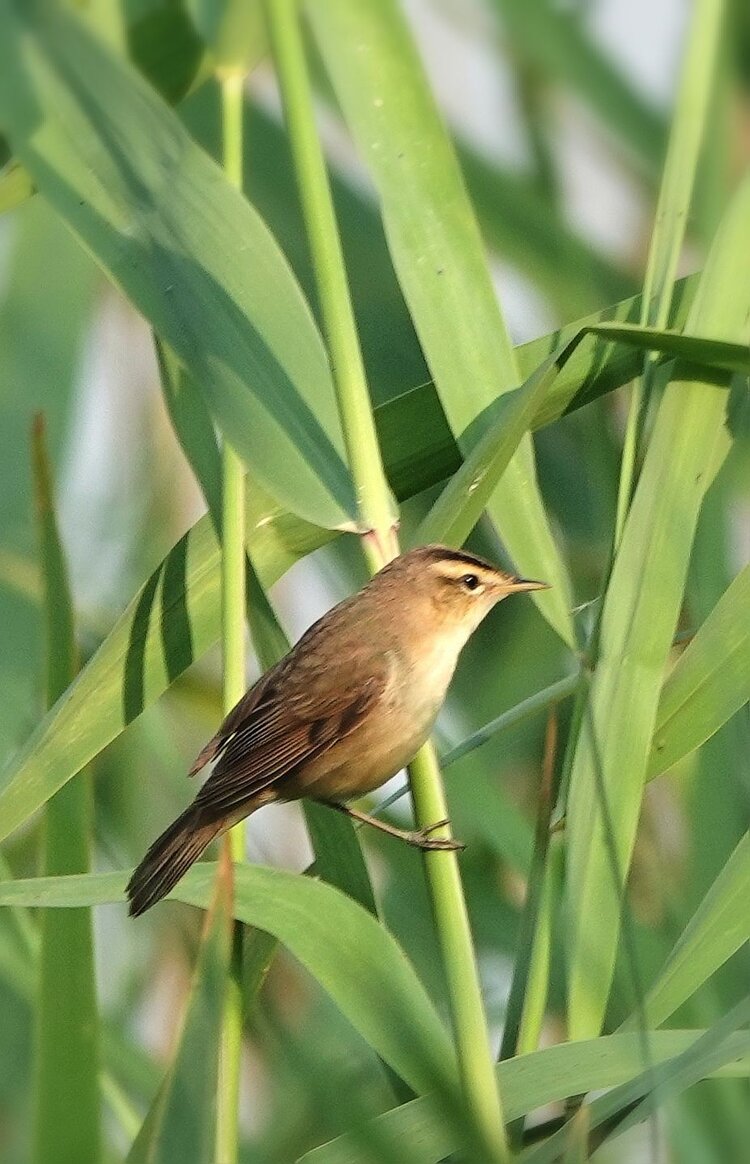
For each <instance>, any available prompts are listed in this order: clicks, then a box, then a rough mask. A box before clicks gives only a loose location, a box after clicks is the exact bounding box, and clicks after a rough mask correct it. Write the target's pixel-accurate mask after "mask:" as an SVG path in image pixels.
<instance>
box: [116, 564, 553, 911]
mask: <svg viewBox="0 0 750 1164" xmlns="http://www.w3.org/2000/svg"><path fill="white" fill-rule="evenodd" d="M544 587H545V583H544V582H530V581H528V580H527V579H524V578H517V577H515V576H514V575H513V574H508V573H506V572H505V571H503V570H501V569H499V568H498V567H497V566H493V565H491V564H490V563H489V562H485V561H483V560H482V559H481V558H476V557H474V555H473V554H467V553H464V552H463V551H460V550H451V549H447V548H446V547H444V546H423V547H422V548H420V549H417V550H411V551H410V552H409V553H406V554H402V555H401V556H400V557H398V558H396V559H395V560H394V561H392V562H390V563H389V564H388V565H387V566H386V567H385V568H384V569H382V570H381V571H380V572H379V573H378V574H376V575H375V577H374V578H372V579H371V581H370V582H368V584H367V585H366V586H365V587H364V588H363V589H362V590H360V591H359V593H358V594H355V595H353V597H351V598H347V599H345V601H344V602H340V603H339V605H338V606H335V607H334V608H333V610H330V611H329V612H328V614H325V615H324V616H323V617H322V618H321V619H319V621H318V622H316V623H315V624H314V625H313V626H312V627H310V629H309V630H308V631H307V632H306V634H304V635H303V636H302V638H301V639H300V641H299V642H298V643H297V645H296V646H295V647H294V648H293V649H292V650H291V651H290V652H289V654H288V655H286V656H285V657H284V658H283V659H282V660H281V661H280V662H279V663H277V664H276V666H275V667H272V668H271V670H270V671H267V672H266V674H265V675H263V676H262V677H261V678H260V679H259V680H258V682H257V683H256V684H255V685H254V686H253V687H251V688H250V690H249V691H248V692H247V694H246V695H244V696H243V698H242V699H241V700H240V702H239V703H238V704H237V706H236V707H235V708H234V709H233V710H232V711H231V712H230V713H229V715H228V716H227V718H226V719H225V720H224V722H223V723H222V725H221V727H220V728H219V730H218V732H217V733H216V735H215V736H214V737H213V739H212V740H210V741H209V743H208V744H206V746H205V748H204V749H203V751H202V752H201V753H200V755H199V756H198V758H197V760H196V761H195V763H194V765H193V767H192V769H191V772H190V775H193V774H194V773H196V772H198V771H199V770H200V769H201V768H202V767H203V766H204V765H206V764H209V763H211V762H213V761H215V766H214V769H213V771H212V772H211V775H210V776H209V777H208V779H207V780H206V782H205V784H204V785H203V787H202V788H201V790H200V792H199V793H198V795H197V796H196V797H195V800H194V801H193V803H192V804H191V805H190V806H189V807H188V808H187V809H185V811H184V812H183V813H182V814H181V815H180V816H179V817H178V818H177V820H176V821H174V823H173V824H171V825H170V826H169V828H168V829H167V830H166V831H165V832H164V833H162V835H161V836H160V837H159V838H158V839H157V840H156V841H154V843H153V845H152V846H151V848H150V849H149V851H148V852H147V853H146V856H145V857H144V858H143V860H142V861H141V863H140V865H139V866H138V867H137V869H136V870H135V872H134V873H133V876H132V877H131V879H130V882H129V884H128V888H127V893H128V897H129V899H130V912H131V914H133V915H134V916H135V915H138V914H141V913H143V912H144V910H147V909H149V908H150V907H151V906H152V905H154V904H155V903H156V902H157V901H159V900H160V899H161V898H162V897H164V896H165V895H166V894H167V893H169V891H170V889H172V888H173V887H174V886H175V885H176V884H177V882H178V881H179V880H180V878H181V877H182V876H183V874H184V873H185V872H186V871H187V870H188V869H189V867H190V866H191V865H192V864H193V862H194V861H196V860H197V859H198V857H200V855H201V853H202V852H203V851H204V849H205V848H206V846H207V845H208V844H209V843H210V842H211V841H212V840H213V839H214V838H215V837H218V836H219V835H220V834H221V833H223V832H225V831H226V830H227V829H229V828H231V827H232V826H233V825H235V824H237V822H238V821H240V820H242V819H243V818H244V817H246V816H248V815H249V814H250V813H251V812H255V810H256V809H258V808H261V807H262V806H263V805H264V804H269V803H270V802H271V801H284V800H298V799H299V798H300V797H304V796H306V797H309V798H310V799H312V800H317V801H319V802H320V803H322V804H326V805H329V806H330V807H331V808H335V809H337V810H338V811H340V812H345V813H347V815H349V816H352V817H353V818H354V819H356V820H360V821H364V822H366V823H369V824H372V825H374V826H375V827H377V828H379V829H382V830H384V831H385V832H388V833H390V834H392V835H395V836H398V837H400V838H402V839H403V840H405V841H407V842H408V843H409V844H411V845H416V846H417V847H418V848H421V849H456V848H462V847H463V846H461V845H460V844H458V843H457V842H456V841H454V840H452V839H450V838H445V837H434V836H432V835H431V834H432V833H433V832H434V831H435V830H436V829H438V828H439V827H441V826H442V825H444V824H446V823H447V822H445V821H439V822H436V823H435V824H433V825H432V826H431V827H429V828H426V829H420V830H418V831H415V832H407V831H405V830H402V829H397V828H395V827H393V826H392V825H388V824H386V823H385V822H383V821H380V820H376V819H375V818H373V817H370V816H367V815H366V814H365V813H362V812H358V811H357V810H356V809H353V808H350V807H349V805H348V804H347V803H346V802H347V801H349V800H352V799H354V798H356V797H359V796H363V795H364V794H365V793H368V792H371V791H372V790H373V789H374V788H377V787H378V786H379V785H381V784H384V783H385V781H386V780H389V779H390V778H391V776H394V775H395V774H396V772H398V771H399V769H401V768H403V767H404V765H405V764H408V763H409V761H410V760H412V759H413V758H414V755H415V754H416V752H417V751H418V750H419V748H420V747H421V746H422V744H423V743H424V742H425V740H426V739H427V737H428V736H429V734H430V732H431V730H432V726H433V724H434V722H435V718H436V716H437V713H438V711H439V710H440V707H441V706H442V703H443V700H444V699H445V695H446V692H447V690H448V684H449V683H450V680H451V677H452V675H453V672H454V670H455V666H456V662H457V660H458V656H459V653H460V651H461V648H462V647H463V646H464V643H465V642H466V640H467V639H468V638H469V636H470V635H471V633H472V632H473V631H474V630H475V629H476V627H477V626H478V625H479V623H480V622H481V621H482V619H483V618H484V616H485V615H486V614H487V613H488V612H489V611H490V610H491V608H492V607H493V606H494V605H495V603H497V602H499V601H500V600H501V599H502V598H505V597H507V595H509V594H514V593H516V592H518V591H522V590H540V589H543V588H544Z"/></svg>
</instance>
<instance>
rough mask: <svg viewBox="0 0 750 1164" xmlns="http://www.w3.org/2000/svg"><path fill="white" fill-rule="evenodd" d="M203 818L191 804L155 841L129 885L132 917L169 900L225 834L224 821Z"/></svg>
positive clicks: (128, 892) (199, 811) (128, 891)
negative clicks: (206, 849) (179, 883)
mask: <svg viewBox="0 0 750 1164" xmlns="http://www.w3.org/2000/svg"><path fill="white" fill-rule="evenodd" d="M201 817H202V813H201V810H200V809H198V808H195V807H194V806H193V805H191V806H190V808H186V809H185V811H184V812H183V813H182V815H181V816H178V817H177V820H176V821H174V823H173V824H171V825H170V826H169V828H168V829H166V830H165V831H164V832H163V833H162V834H161V836H160V837H157V839H156V840H155V841H154V843H153V845H152V846H151V848H150V849H149V851H148V852H147V853H146V856H145V857H144V858H143V860H142V861H141V863H140V865H138V867H137V868H136V870H135V872H134V873H133V876H132V877H131V878H130V881H129V882H128V886H127V890H126V892H127V895H128V898H129V900H130V916H131V917H138V915H139V914H141V913H144V912H145V911H146V910H147V909H150V908H151V906H152V905H155V904H156V902H157V901H161V899H162V897H166V895H167V894H168V893H169V891H170V889H174V887H175V885H176V884H177V882H178V881H179V880H180V878H181V877H182V876H183V875H184V874H185V873H187V871H188V869H189V868H190V866H191V865H192V864H193V862H194V861H197V860H198V858H199V857H200V855H201V853H202V852H203V850H204V849H205V848H206V847H207V845H209V844H210V843H211V841H212V840H213V839H214V837H216V836H218V835H219V833H220V832H222V829H223V822H222V821H208V822H206V821H205V819H204V820H201Z"/></svg>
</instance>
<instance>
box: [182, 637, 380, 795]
mask: <svg viewBox="0 0 750 1164" xmlns="http://www.w3.org/2000/svg"><path fill="white" fill-rule="evenodd" d="M367 656H369V657H367ZM360 658H361V663H360V666H359V667H358V666H357V663H358V662H359V660H360ZM284 662H285V663H287V666H286V667H285V668H283V670H280V672H279V675H278V676H277V679H276V680H275V681H274V682H269V683H268V684H267V685H266V687H265V690H264V692H263V693H261V696H260V697H259V698H256V699H255V700H254V701H253V703H252V706H250V707H249V709H247V708H246V709H245V714H244V715H237V716H236V718H235V722H234V725H233V730H231V731H230V730H229V729H230V725H229V721H227V722H226V724H225V725H223V726H224V735H223V738H222V740H221V741H220V743H219V745H218V746H217V748H216V750H215V752H216V753H218V755H219V758H218V760H217V763H216V766H215V768H214V770H213V772H212V773H211V775H210V776H209V778H208V780H207V781H206V783H205V784H204V785H203V787H202V788H201V790H200V792H199V793H198V796H197V798H196V801H195V803H196V805H200V806H201V807H202V808H205V809H208V810H209V811H210V812H211V813H214V812H220V813H222V814H223V813H225V812H229V811H231V810H232V809H234V808H239V807H240V806H241V805H242V804H243V803H245V802H246V801H248V800H249V799H251V798H252V797H253V796H255V795H256V794H257V793H259V792H261V791H263V790H264V789H267V788H269V787H271V786H273V785H277V784H280V783H281V782H282V781H283V780H284V779H285V777H288V776H290V775H291V774H292V773H293V772H294V771H296V770H297V769H299V768H300V767H301V766H302V765H303V764H305V763H307V762H309V761H311V760H313V759H315V758H316V757H317V756H320V755H321V754H322V753H323V752H325V751H327V750H328V748H330V747H332V745H333V744H335V743H336V742H337V741H338V740H341V739H343V738H344V737H345V736H347V735H349V733H350V732H352V731H354V729H355V728H356V727H357V726H358V725H359V724H360V723H361V722H362V720H363V719H364V717H365V716H366V715H367V714H368V712H370V711H371V710H372V708H373V707H374V706H375V705H376V704H377V702H378V701H379V700H380V699H381V698H382V697H383V696H384V694H385V692H386V691H387V688H388V685H389V682H390V679H391V675H392V666H393V662H392V660H391V659H390V658H389V657H388V656H387V655H383V656H380V657H379V658H377V659H376V660H374V661H373V659H372V655H371V650H368V651H367V652H366V653H365V652H363V653H362V655H361V656H360V653H359V651H355V652H354V655H353V656H352V654H349V655H347V678H348V682H347V686H346V687H345V688H344V689H342V688H341V685H340V677H339V675H338V673H337V671H338V669H337V668H335V667H333V668H331V671H330V675H326V676H321V675H320V674H319V673H318V674H317V675H316V683H315V685H314V694H311V684H310V682H309V678H310V677H309V676H306V675H305V668H304V665H300V664H299V662H298V661H297V660H293V659H292V658H289V659H288V660H285V661H284ZM281 667H283V664H282V665H281ZM365 667H366V670H365ZM274 670H276V668H274ZM272 674H273V672H269V676H270V675H272ZM326 679H327V682H326V681H325V680H326ZM321 680H322V682H321ZM254 693H255V689H254V688H253V690H252V691H251V692H249V693H248V697H249V696H251V695H253V694H254ZM248 697H246V698H248ZM240 706H241V705H238V707H237V709H235V710H236V711H237V712H238V711H239V708H240ZM234 714H235V713H232V715H234ZM230 718H231V717H230Z"/></svg>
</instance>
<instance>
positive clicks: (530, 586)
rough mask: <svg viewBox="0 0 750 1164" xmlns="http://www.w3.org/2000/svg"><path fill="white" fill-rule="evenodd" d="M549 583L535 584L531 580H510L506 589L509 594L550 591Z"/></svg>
mask: <svg viewBox="0 0 750 1164" xmlns="http://www.w3.org/2000/svg"><path fill="white" fill-rule="evenodd" d="M549 588H550V585H549V582H534V581H533V580H532V579H531V578H510V579H509V580H508V582H507V583H506V586H505V589H506V590H507V591H508V593H509V594H517V593H518V592H519V591H521V590H549Z"/></svg>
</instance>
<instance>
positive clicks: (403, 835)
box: [320, 800, 466, 852]
mask: <svg viewBox="0 0 750 1164" xmlns="http://www.w3.org/2000/svg"><path fill="white" fill-rule="evenodd" d="M320 803H321V804H325V805H326V806H327V807H328V808H335V809H336V812H343V814H344V816H348V817H351V819H352V820H356V821H360V822H361V823H362V824H368V825H372V827H373V828H375V829H380V831H381V832H382V833H387V834H388V836H389V837H398V839H399V840H400V841H406V843H407V845H413V846H414V848H415V849H426V850H428V851H431V850H447V851H449V852H456V851H458V850H461V849H465V848H466V845H464V844H462V842H461V841H454V840H453V839H452V838H451V837H431V836H430V833H432V832H434V831H435V829H439V828H442V827H443V825H447V824H449V823H450V822H449V821H447V820H439V821H436V822H435V824H432V825H427V827H426V828H423V829H416V830H414V831H410V830H409V829H399V828H397V827H396V825H391V824H388V823H387V821H384V820H378V818H377V817H375V816H369V815H368V814H367V813H366V812H360V810H359V809H358V808H351V807H350V806H349V805H348V804H342V803H341V801H338V800H322V801H321V802H320Z"/></svg>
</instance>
